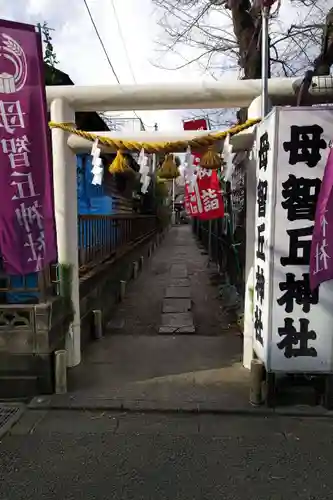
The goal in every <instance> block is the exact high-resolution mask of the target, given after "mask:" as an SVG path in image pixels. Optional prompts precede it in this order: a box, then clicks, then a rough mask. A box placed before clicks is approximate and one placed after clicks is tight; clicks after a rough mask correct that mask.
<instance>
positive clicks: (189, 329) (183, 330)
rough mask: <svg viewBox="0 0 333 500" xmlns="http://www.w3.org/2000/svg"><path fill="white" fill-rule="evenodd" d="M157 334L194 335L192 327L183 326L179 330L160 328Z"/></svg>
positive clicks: (166, 327)
mask: <svg viewBox="0 0 333 500" xmlns="http://www.w3.org/2000/svg"><path fill="white" fill-rule="evenodd" d="M158 333H161V334H170V335H172V334H176V333H177V334H178V333H183V334H185V335H186V334H190V333H195V327H194V325H192V326H183V327H181V328H175V327H173V326H160V328H159V330H158Z"/></svg>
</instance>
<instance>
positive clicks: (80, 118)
mask: <svg viewBox="0 0 333 500" xmlns="http://www.w3.org/2000/svg"><path fill="white" fill-rule="evenodd" d="M44 70H45V85H74V82H73V80H71V78H70V77H69V76H68V75H67V73H64V72H63V71H60V70H59V69H57V68H52V67H51V66H49V65H48V64H46V63H45V64H44ZM75 122H76V126H77V128H78V129H81V130H86V131H87V132H94V131H101V132H102V131H107V130H110V129H109V127H108V126H107V124H106V123H105V121H104V120H102V118H101V117H100V116H99V114H98V113H95V112H78V113H75Z"/></svg>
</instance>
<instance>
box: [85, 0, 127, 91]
mask: <svg viewBox="0 0 333 500" xmlns="http://www.w3.org/2000/svg"><path fill="white" fill-rule="evenodd" d="M83 2H84V5H85V6H86V9H87V12H88V14H89V17H90V21H91V23H92V25H93V27H94V29H95V32H96V35H97V37H98V40H99V41H100V44H101V46H102V49H103V51H104V54H105V57H106V59H107V61H108V63H109V66H110V68H111V70H112V73H113V74H114V77H115V79H116V80H117V83H119V85H120V80H119V78H118V75H117V73H116V70H115V69H114V67H113V64H112V62H111V59H110V58H109V54H108V53H107V50H106V48H105V45H104V42H103V40H102V38H101V36H100V34H99V31H98V29H97V26H96V24H95V21H94V19H93V17H92V15H91V12H90V9H89V5H88V4H87V0H83Z"/></svg>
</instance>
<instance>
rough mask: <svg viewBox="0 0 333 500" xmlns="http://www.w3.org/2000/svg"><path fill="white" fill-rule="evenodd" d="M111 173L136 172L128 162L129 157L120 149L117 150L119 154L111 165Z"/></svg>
mask: <svg viewBox="0 0 333 500" xmlns="http://www.w3.org/2000/svg"><path fill="white" fill-rule="evenodd" d="M109 172H110V174H127V173H130V172H134V171H133V170H132V169H131V167H130V166H129V164H128V159H127V158H126V156H124V152H123V151H121V150H120V149H119V150H118V151H117V156H116V157H115V159H114V160H113V162H112V163H111V165H110V166H109Z"/></svg>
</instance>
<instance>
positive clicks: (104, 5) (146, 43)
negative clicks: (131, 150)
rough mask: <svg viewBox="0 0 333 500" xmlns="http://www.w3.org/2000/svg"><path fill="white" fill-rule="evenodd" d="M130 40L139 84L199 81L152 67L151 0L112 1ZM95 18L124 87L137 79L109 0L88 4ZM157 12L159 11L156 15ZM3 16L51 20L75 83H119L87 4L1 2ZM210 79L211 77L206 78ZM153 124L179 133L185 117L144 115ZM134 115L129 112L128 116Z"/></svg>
mask: <svg viewBox="0 0 333 500" xmlns="http://www.w3.org/2000/svg"><path fill="white" fill-rule="evenodd" d="M113 2H114V5H115V6H116V10H117V14H118V18H119V21H120V24H121V26H122V33H123V37H124V38H125V40H126V45H127V48H128V52H129V54H130V58H131V63H132V68H133V72H134V76H135V79H136V81H137V83H154V82H180V81H183V82H184V81H193V79H195V78H198V79H201V78H202V76H201V75H200V74H199V70H198V71H195V69H192V70H191V69H190V68H186V70H185V69H184V70H179V71H167V70H162V69H158V68H156V67H154V66H153V64H151V62H152V61H154V60H156V58H157V53H156V45H155V44H154V40H155V39H156V38H157V36H158V26H157V23H156V20H157V13H156V9H155V8H154V6H153V4H152V2H151V0H113ZM88 4H89V7H90V9H91V13H92V16H93V18H94V20H95V23H96V25H97V28H98V30H99V32H100V35H101V37H102V39H103V42H104V44H105V47H106V49H107V51H108V54H109V57H110V59H111V61H112V63H113V65H114V67H115V70H116V73H117V74H118V77H119V79H120V82H121V83H123V84H131V83H134V82H133V77H132V74H131V71H130V68H129V65H128V63H127V59H126V52H125V51H124V48H123V45H122V39H121V36H120V35H119V31H118V26H117V22H116V20H115V18H114V11H113V6H112V2H111V0H88ZM154 10H155V13H154ZM0 12H1V17H2V18H4V19H9V20H15V21H20V22H27V23H32V24H37V23H38V22H40V23H43V22H44V21H47V23H48V25H49V26H50V28H53V29H54V30H55V31H52V33H51V34H52V37H53V45H54V48H55V51H56V54H57V58H58V60H59V65H58V67H59V68H60V69H61V70H63V71H64V72H66V73H68V74H69V75H70V77H71V78H72V80H73V81H74V82H75V83H77V84H86V85H92V84H116V80H115V77H114V75H113V73H112V70H111V68H110V67H109V65H108V62H107V60H106V58H105V55H104V53H103V50H102V48H101V45H100V43H99V40H98V38H97V36H96V34H95V31H94V28H93V26H92V24H91V21H90V19H89V16H88V13H87V10H86V8H85V6H84V2H83V0H0ZM207 79H211V77H210V76H209V75H208V76H207ZM138 114H140V116H142V118H143V121H144V122H145V123H146V124H147V125H150V126H153V125H154V123H155V122H158V124H159V128H160V130H171V129H175V128H177V129H181V128H182V123H181V118H182V113H179V112H172V111H162V112H156V111H155V112H142V111H140V113H138ZM128 115H131V113H126V116H128Z"/></svg>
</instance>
